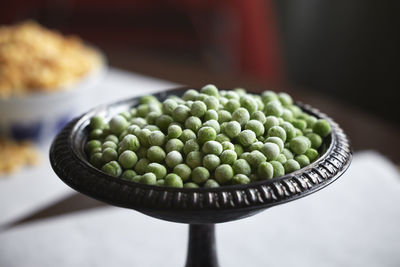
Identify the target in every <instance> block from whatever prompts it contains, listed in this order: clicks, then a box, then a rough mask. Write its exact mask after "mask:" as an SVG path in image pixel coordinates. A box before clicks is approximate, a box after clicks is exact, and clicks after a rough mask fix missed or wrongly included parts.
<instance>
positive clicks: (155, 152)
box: [147, 146, 165, 163]
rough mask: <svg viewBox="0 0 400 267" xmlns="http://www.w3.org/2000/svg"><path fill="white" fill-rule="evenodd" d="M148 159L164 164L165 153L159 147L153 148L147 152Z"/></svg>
mask: <svg viewBox="0 0 400 267" xmlns="http://www.w3.org/2000/svg"><path fill="white" fill-rule="evenodd" d="M147 158H148V159H149V160H150V161H151V162H159V163H160V162H162V161H163V160H164V159H165V152H164V150H163V149H162V148H161V147H159V146H152V147H150V148H149V150H147Z"/></svg>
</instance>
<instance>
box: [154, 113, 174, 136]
mask: <svg viewBox="0 0 400 267" xmlns="http://www.w3.org/2000/svg"><path fill="white" fill-rule="evenodd" d="M173 121H174V120H173V119H172V117H171V116H169V115H165V114H163V115H161V116H160V117H158V118H157V119H156V125H157V126H158V128H160V129H161V130H162V131H163V132H165V131H167V129H168V126H169V125H170V124H171V123H172V122H173Z"/></svg>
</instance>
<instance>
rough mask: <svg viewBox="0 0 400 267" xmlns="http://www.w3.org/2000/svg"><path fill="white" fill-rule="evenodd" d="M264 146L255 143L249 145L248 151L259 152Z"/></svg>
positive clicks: (258, 142)
mask: <svg viewBox="0 0 400 267" xmlns="http://www.w3.org/2000/svg"><path fill="white" fill-rule="evenodd" d="M263 145H264V144H263V143H262V142H260V141H257V142H255V143H253V144H251V145H250V146H249V148H248V150H249V151H254V150H260V149H261V148H262V146H263Z"/></svg>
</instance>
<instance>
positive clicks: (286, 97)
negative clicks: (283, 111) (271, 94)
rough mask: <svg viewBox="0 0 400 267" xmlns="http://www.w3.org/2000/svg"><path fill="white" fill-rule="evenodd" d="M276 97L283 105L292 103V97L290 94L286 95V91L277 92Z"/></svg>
mask: <svg viewBox="0 0 400 267" xmlns="http://www.w3.org/2000/svg"><path fill="white" fill-rule="evenodd" d="M278 99H279V101H280V102H281V103H282V105H284V106H290V105H292V104H293V99H292V97H291V96H290V95H288V94H287V93H279V94H278Z"/></svg>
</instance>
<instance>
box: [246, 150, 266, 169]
mask: <svg viewBox="0 0 400 267" xmlns="http://www.w3.org/2000/svg"><path fill="white" fill-rule="evenodd" d="M266 160H267V158H266V157H265V156H264V154H263V153H261V152H260V151H258V150H254V151H251V152H250V155H249V163H250V165H251V166H252V167H253V168H257V166H258V165H260V164H261V163H263V162H265V161H266Z"/></svg>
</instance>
